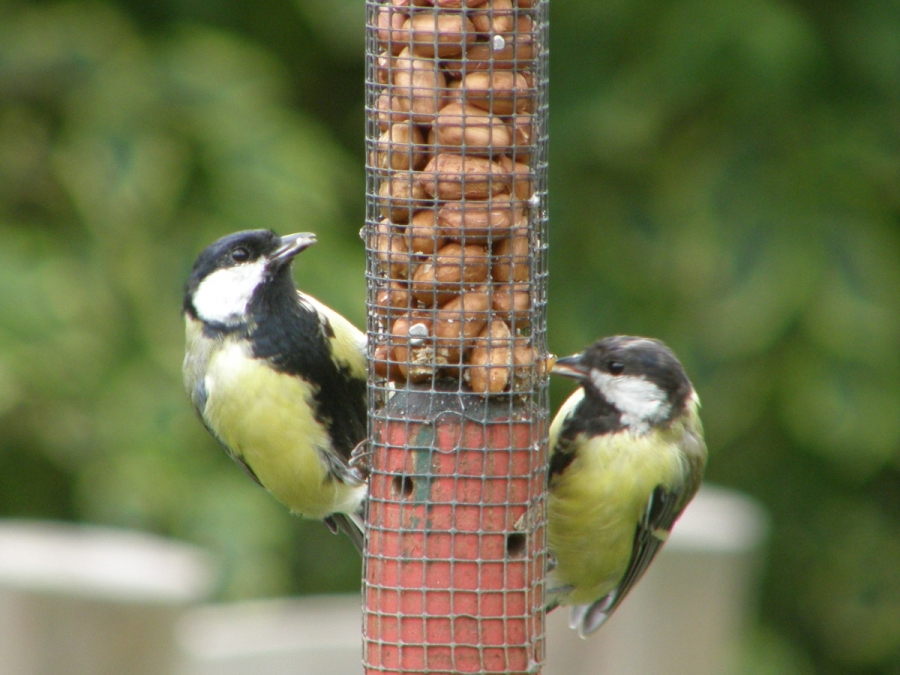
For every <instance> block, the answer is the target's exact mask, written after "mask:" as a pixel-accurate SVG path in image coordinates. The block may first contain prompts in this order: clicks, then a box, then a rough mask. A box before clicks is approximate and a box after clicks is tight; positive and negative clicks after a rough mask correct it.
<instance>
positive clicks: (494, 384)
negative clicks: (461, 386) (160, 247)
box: [464, 320, 512, 394]
mask: <svg viewBox="0 0 900 675" xmlns="http://www.w3.org/2000/svg"><path fill="white" fill-rule="evenodd" d="M469 363H470V364H471V365H470V366H469V367H468V368H466V371H465V374H464V377H465V379H466V381H467V382H468V383H469V387H471V389H472V391H475V392H478V393H480V394H499V393H500V392H501V391H503V390H504V389H506V387H507V385H509V380H510V376H511V371H512V334H511V333H510V331H509V327H508V326H507V325H506V324H505V323H503V322H502V321H498V320H494V321H491V323H490V325H489V326H485V327H484V329H483V330H482V331H481V333H479V335H478V340H477V343H476V346H475V347H473V348H472V352H471V354H470V355H469Z"/></svg>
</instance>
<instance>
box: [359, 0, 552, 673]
mask: <svg viewBox="0 0 900 675" xmlns="http://www.w3.org/2000/svg"><path fill="white" fill-rule="evenodd" d="M367 12H368V31H367V81H366V100H367V113H368V117H367V150H368V164H367V196H368V199H367V219H366V228H365V233H364V234H365V236H364V238H365V240H366V246H367V252H368V264H367V279H368V289H369V291H368V307H369V320H368V331H369V349H370V354H369V356H370V364H371V368H370V377H369V405H370V410H369V419H370V429H369V431H370V434H369V436H370V448H369V450H370V456H369V468H370V471H371V477H370V484H369V490H370V498H369V504H368V513H367V523H368V540H367V548H366V553H365V584H364V602H365V607H364V612H365V614H364V619H363V631H364V634H363V640H364V642H363V644H364V663H365V668H366V672H367V673H369V674H375V673H396V674H401V673H429V674H434V673H538V672H539V671H540V667H541V664H542V662H543V660H544V651H545V650H544V613H543V605H544V574H545V571H546V570H545V568H546V542H545V489H546V460H547V457H546V453H547V441H546V432H547V424H548V417H549V410H548V401H547V362H548V358H549V357H548V354H547V347H546V296H547V263H546V252H547V210H546V198H547V191H546V184H547V183H546V169H547V162H546V157H547V155H546V153H547V143H546V141H547V133H546V130H547V55H548V52H547V42H546V38H547V2H546V0H536V1H532V0H518V2H515V1H514V0H386V1H385V0H367Z"/></svg>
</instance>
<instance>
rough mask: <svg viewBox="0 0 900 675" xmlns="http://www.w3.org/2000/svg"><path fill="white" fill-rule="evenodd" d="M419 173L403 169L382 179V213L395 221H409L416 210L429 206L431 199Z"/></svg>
mask: <svg viewBox="0 0 900 675" xmlns="http://www.w3.org/2000/svg"><path fill="white" fill-rule="evenodd" d="M417 175H418V174H415V173H412V172H409V171H403V172H400V173H396V174H394V176H393V177H392V178H389V179H388V178H385V179H384V180H382V182H381V185H380V186H379V188H378V196H379V198H380V199H379V204H380V206H381V215H382V216H384V217H385V218H389V219H390V220H391V221H393V222H394V223H401V224H402V223H407V222H409V219H410V218H411V217H412V214H413V212H414V211H416V210H418V209H422V208H425V207H426V206H428V203H429V200H428V199H427V195H426V194H425V190H424V189H423V188H422V185H421V184H420V183H419V182H418V180H416V177H417Z"/></svg>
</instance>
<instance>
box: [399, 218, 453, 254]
mask: <svg viewBox="0 0 900 675" xmlns="http://www.w3.org/2000/svg"><path fill="white" fill-rule="evenodd" d="M436 218H437V216H436V215H435V212H434V210H433V209H424V210H422V211H418V212H416V213H415V214H413V217H412V220H410V221H409V227H408V228H407V230H406V235H407V237H408V238H409V250H410V251H412V252H413V253H423V254H427V255H431V254H432V253H434V252H435V251H436V250H438V249H439V248H441V247H442V246H443V245H444V244H446V243H447V239H446V237H444V236H442V235H440V234H439V233H438V230H437V227H436V224H435V221H436Z"/></svg>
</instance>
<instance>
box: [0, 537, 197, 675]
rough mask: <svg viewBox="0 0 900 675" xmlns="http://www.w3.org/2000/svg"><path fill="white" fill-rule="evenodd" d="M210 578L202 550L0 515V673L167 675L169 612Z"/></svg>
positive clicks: (174, 614)
mask: <svg viewBox="0 0 900 675" xmlns="http://www.w3.org/2000/svg"><path fill="white" fill-rule="evenodd" d="M212 581H213V565H212V563H211V561H210V558H209V556H208V555H207V554H206V553H204V552H203V551H201V550H200V549H198V548H196V547H193V546H189V545H187V544H182V543H178V542H174V541H171V540H167V539H163V538H160V537H155V536H152V535H148V534H142V533H137V532H132V531H124V530H115V529H111V528H103V527H94V526H85V525H70V524H63V523H48V522H40V521H25V520H21V521H0V673H3V675H51V674H52V675H123V674H124V673H128V674H129V675H169V673H171V669H172V667H173V665H174V662H175V648H174V640H173V631H172V627H173V624H174V621H175V618H176V617H177V616H178V615H180V613H181V612H182V611H183V609H184V607H186V606H188V605H189V604H192V603H195V602H197V601H199V600H203V599H205V598H206V597H207V596H208V593H209V590H210V588H211V584H212Z"/></svg>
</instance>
